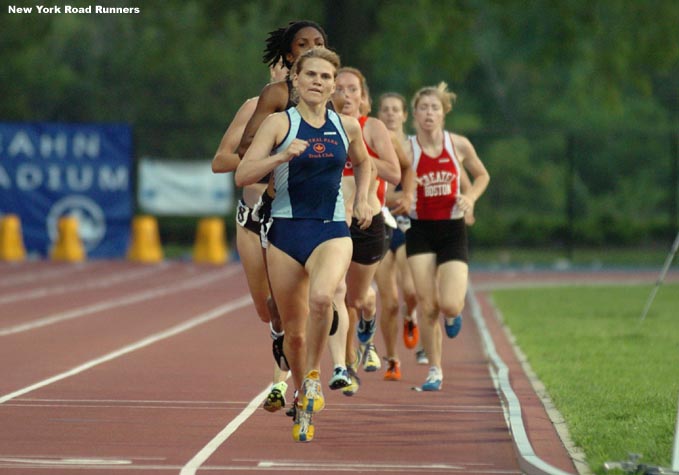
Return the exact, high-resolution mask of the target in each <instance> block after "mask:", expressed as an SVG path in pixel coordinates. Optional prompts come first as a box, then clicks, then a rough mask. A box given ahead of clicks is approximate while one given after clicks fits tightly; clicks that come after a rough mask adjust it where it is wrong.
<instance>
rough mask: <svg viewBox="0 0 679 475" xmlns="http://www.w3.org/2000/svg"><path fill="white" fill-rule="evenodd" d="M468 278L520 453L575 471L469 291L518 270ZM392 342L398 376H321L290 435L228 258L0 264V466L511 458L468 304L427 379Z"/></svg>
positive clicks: (483, 470) (177, 467)
mask: <svg viewBox="0 0 679 475" xmlns="http://www.w3.org/2000/svg"><path fill="white" fill-rule="evenodd" d="M563 277H564V276H563V275H560V276H558V279H557V278H555V280H562V279H563ZM567 277H569V278H572V279H575V280H578V279H581V278H584V276H583V275H580V276H579V275H577V274H574V275H570V276H567ZM589 277H591V276H589ZM619 277H620V276H618V277H616V276H615V275H613V276H612V277H611V276H608V277H607V278H609V279H610V278H612V279H614V280H615V279H618V278H619ZM471 278H472V282H473V284H474V288H475V290H476V297H477V298H478V302H479V308H480V309H481V313H482V317H483V320H484V321H485V324H486V325H487V328H488V331H489V332H490V334H491V335H492V339H493V341H494V344H495V346H496V349H497V352H498V354H499V355H500V356H501V358H502V359H503V360H504V362H505V363H506V364H507V366H508V367H509V369H510V375H511V380H512V387H513V388H514V391H516V393H517V396H518V397H519V399H520V400H521V407H522V410H523V420H524V424H525V426H526V429H527V432H528V435H529V438H530V442H531V444H532V447H533V449H534V450H535V453H536V454H537V456H538V457H540V458H541V459H542V460H544V461H545V462H547V463H549V464H551V465H553V466H554V467H558V468H559V469H561V470H563V471H565V472H568V473H575V469H574V466H573V463H572V462H571V460H570V458H569V457H568V454H567V452H566V450H565V449H564V448H563V446H562V444H561V442H560V440H559V438H558V436H557V435H556V432H555V430H554V428H553V426H552V424H551V422H550V421H549V419H548V417H547V416H546V413H545V411H544V409H543V407H542V404H541V403H540V401H539V400H538V398H537V396H536V395H535V393H534V391H533V390H532V388H531V386H530V383H529V382H528V380H527V378H526V376H525V375H524V374H523V371H522V370H521V366H520V364H519V363H518V362H517V361H516V357H515V356H514V353H513V350H512V348H511V346H510V345H509V343H508V342H507V339H506V337H505V335H504V333H503V332H502V329H501V327H500V325H499V324H498V321H497V320H496V318H495V317H494V310H493V308H492V306H491V305H490V304H489V301H488V299H487V297H486V296H485V294H484V290H485V289H488V288H491V287H492V286H493V285H496V284H497V283H499V284H503V282H505V281H506V282H508V283H512V284H516V283H517V282H520V281H523V280H525V278H526V276H524V275H510V274H503V273H495V274H490V273H479V274H478V275H476V274H475V273H474V272H472V275H471ZM635 278H640V279H642V281H647V282H652V281H653V279H654V278H655V274H654V273H652V272H649V273H648V274H645V275H642V276H641V277H639V276H636V277H635ZM536 280H538V281H540V282H543V283H544V282H545V281H547V280H548V279H546V278H545V277H544V276H537V277H536ZM466 312H469V306H468V309H467V310H466ZM377 345H378V349H379V348H380V347H381V346H382V344H381V336H380V337H378V338H377ZM399 345H401V346H400V348H399V352H400V354H401V358H402V365H403V366H402V371H403V379H402V380H401V381H400V382H385V381H383V380H382V376H383V371H380V372H377V373H372V374H369V373H364V372H362V373H361V376H362V381H363V385H362V386H361V389H360V391H359V392H358V394H356V395H355V396H354V397H352V398H348V397H345V396H343V395H342V394H340V393H339V392H333V391H330V390H329V389H327V387H326V388H325V389H324V393H325V396H326V403H327V407H326V410H325V411H323V412H322V413H320V414H318V415H317V416H315V418H314V422H315V424H316V437H315V439H314V441H313V442H311V443H310V444H301V443H295V442H293V440H292V437H291V426H292V423H291V420H290V418H288V417H287V416H285V415H284V413H283V412H279V413H275V414H270V413H268V412H266V411H264V410H262V409H261V402H262V400H263V397H264V395H265V394H266V391H267V390H268V386H269V383H270V380H271V373H272V364H273V363H272V361H273V360H272V357H271V354H270V346H271V341H270V338H269V336H268V327H267V326H266V325H264V324H263V323H261V322H260V321H259V319H258V318H257V316H256V315H255V311H254V307H253V306H252V303H251V300H250V297H249V294H248V291H247V287H246V283H245V278H244V275H243V273H242V270H241V268H240V266H239V265H238V264H229V265H227V266H224V267H212V266H197V265H194V264H192V263H186V262H183V263H181V262H165V263H162V264H159V265H139V264H133V263H129V262H124V261H92V262H86V263H83V264H63V263H53V262H48V261H43V262H28V263H22V264H8V263H0V376H1V377H0V473H8V474H10V473H11V474H50V475H52V474H57V473H58V474H62V473H78V474H81V473H82V474H87V475H94V474H105V473H106V474H108V473H124V474H135V473H139V474H148V473H163V474H165V473H182V474H184V475H188V474H192V473H265V472H275V473H281V474H284V473H300V472H305V473H339V472H355V473H380V474H386V473H401V474H402V473H430V474H431V473H469V474H518V473H521V470H520V468H519V467H520V461H519V459H520V457H518V456H517V451H516V449H515V444H514V442H513V439H512V435H511V434H510V431H509V430H508V427H507V422H506V419H505V413H504V411H503V406H502V403H501V398H500V397H499V396H498V392H497V391H496V388H495V386H494V382H493V379H492V378H491V374H490V372H489V369H488V368H489V364H488V358H487V357H486V355H485V353H484V348H483V345H482V341H481V338H480V336H479V329H478V326H477V324H476V323H475V321H474V319H472V318H470V317H469V315H467V314H466V315H465V325H464V329H463V331H462V333H461V335H460V337H458V338H457V339H456V340H454V341H445V342H444V349H443V356H444V368H443V370H444V374H445V378H446V379H445V380H444V386H443V391H441V392H439V393H422V392H416V391H413V390H412V387H413V386H418V385H420V384H421V383H422V382H423V380H424V378H425V377H426V372H427V367H425V366H418V365H416V364H415V361H414V356H413V353H412V351H409V350H406V349H405V348H404V347H403V346H402V343H400V342H399ZM329 375H330V363H329V360H328V359H327V355H326V359H325V360H324V367H323V374H322V378H323V380H324V381H326V380H327V379H328V377H329ZM291 397H292V390H291V389H289V390H288V399H289V400H290V399H291Z"/></svg>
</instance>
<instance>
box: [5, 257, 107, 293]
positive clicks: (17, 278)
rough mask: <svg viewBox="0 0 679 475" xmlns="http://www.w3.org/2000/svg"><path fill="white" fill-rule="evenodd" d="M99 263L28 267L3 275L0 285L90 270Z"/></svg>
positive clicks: (32, 281)
mask: <svg viewBox="0 0 679 475" xmlns="http://www.w3.org/2000/svg"><path fill="white" fill-rule="evenodd" d="M101 265H102V264H101V263H98V262H97V263H92V262H91V261H90V262H79V263H75V264H71V265H68V267H67V266H59V267H58V268H56V269H55V268H53V267H48V268H43V269H40V270H33V269H30V270H31V271H30V272H22V273H21V274H19V275H12V276H8V277H3V278H2V279H0V287H9V286H12V285H19V284H23V283H26V282H30V283H34V282H35V281H36V280H44V279H49V278H51V277H55V276H59V277H61V276H64V275H66V274H71V273H73V272H79V271H81V270H85V269H87V270H91V269H92V268H93V267H98V266H101Z"/></svg>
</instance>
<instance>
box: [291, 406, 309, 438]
mask: <svg viewBox="0 0 679 475" xmlns="http://www.w3.org/2000/svg"><path fill="white" fill-rule="evenodd" d="M292 438H293V439H294V440H295V441H296V442H311V441H312V440H313V439H314V424H313V422H311V414H310V413H308V412H306V411H303V410H302V408H301V407H298V408H297V411H296V414H295V422H294V423H293V424H292Z"/></svg>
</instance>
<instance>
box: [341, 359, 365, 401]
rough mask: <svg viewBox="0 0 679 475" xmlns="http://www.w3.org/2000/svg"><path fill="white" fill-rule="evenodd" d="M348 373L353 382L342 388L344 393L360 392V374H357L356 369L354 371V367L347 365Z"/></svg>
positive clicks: (346, 394) (350, 394)
mask: <svg viewBox="0 0 679 475" xmlns="http://www.w3.org/2000/svg"><path fill="white" fill-rule="evenodd" d="M347 373H349V377H350V378H351V384H350V385H349V386H347V387H345V388H342V394H344V395H345V396H353V395H354V394H356V393H357V392H358V388H360V387H361V378H359V377H358V374H356V371H354V368H352V367H351V366H348V367H347Z"/></svg>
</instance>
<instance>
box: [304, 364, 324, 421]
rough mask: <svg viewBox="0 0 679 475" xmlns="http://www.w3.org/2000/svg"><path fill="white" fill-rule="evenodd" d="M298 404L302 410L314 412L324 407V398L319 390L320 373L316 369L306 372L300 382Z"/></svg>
mask: <svg viewBox="0 0 679 475" xmlns="http://www.w3.org/2000/svg"><path fill="white" fill-rule="evenodd" d="M300 396H301V397H300V405H301V408H302V411H305V412H308V413H310V414H311V413H314V412H319V411H322V410H323V408H324V407H325V398H324V397H323V391H322V390H321V375H320V373H319V372H318V371H317V370H312V371H309V373H307V375H306V377H305V378H304V381H303V382H302V391H301V394H300Z"/></svg>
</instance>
